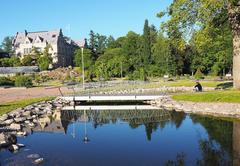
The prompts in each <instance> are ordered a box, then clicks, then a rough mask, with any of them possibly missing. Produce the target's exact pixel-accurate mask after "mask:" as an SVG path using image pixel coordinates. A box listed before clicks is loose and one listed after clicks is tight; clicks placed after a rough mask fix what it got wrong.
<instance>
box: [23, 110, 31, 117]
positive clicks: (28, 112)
mask: <svg viewBox="0 0 240 166" xmlns="http://www.w3.org/2000/svg"><path fill="white" fill-rule="evenodd" d="M22 116H25V117H29V116H31V111H25V112H23V113H22Z"/></svg>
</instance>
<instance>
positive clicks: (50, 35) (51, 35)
mask: <svg viewBox="0 0 240 166" xmlns="http://www.w3.org/2000/svg"><path fill="white" fill-rule="evenodd" d="M60 35H62V30H61V29H58V30H52V31H38V32H27V31H26V30H25V32H17V34H16V36H15V38H14V39H13V46H18V45H19V44H23V43H24V42H25V40H26V38H28V39H31V40H30V41H31V42H33V43H34V42H35V41H36V39H37V38H39V39H40V40H41V41H42V42H47V43H48V44H57V41H58V37H59V36H60Z"/></svg>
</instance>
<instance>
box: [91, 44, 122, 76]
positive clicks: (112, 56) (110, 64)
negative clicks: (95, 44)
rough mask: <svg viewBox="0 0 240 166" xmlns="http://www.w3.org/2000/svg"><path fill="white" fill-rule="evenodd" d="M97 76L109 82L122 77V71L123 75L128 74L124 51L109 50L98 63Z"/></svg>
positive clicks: (119, 49) (117, 49)
mask: <svg viewBox="0 0 240 166" xmlns="http://www.w3.org/2000/svg"><path fill="white" fill-rule="evenodd" d="M95 66H96V76H97V78H99V79H100V78H104V79H105V80H108V79H109V78H111V77H120V76H121V69H123V74H125V72H126V60H125V59H124V56H123V53H122V49H121V48H114V49H108V50H106V51H105V53H104V54H103V55H102V56H100V57H99V58H98V60H97V61H96V64H95Z"/></svg>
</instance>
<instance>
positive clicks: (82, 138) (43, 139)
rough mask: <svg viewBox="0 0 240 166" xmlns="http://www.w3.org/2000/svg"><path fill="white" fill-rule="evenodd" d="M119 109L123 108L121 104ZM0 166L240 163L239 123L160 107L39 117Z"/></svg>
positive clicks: (1, 155) (4, 155)
mask: <svg viewBox="0 0 240 166" xmlns="http://www.w3.org/2000/svg"><path fill="white" fill-rule="evenodd" d="M120 107H121V106H120ZM29 132H30V134H29V135H28V136H27V137H18V142H19V143H22V144H24V145H25V147H24V148H22V149H20V150H19V151H18V152H17V153H11V152H9V151H8V150H2V151H1V152H0V160H1V164H0V165H24V166H27V165H33V160H32V159H31V158H30V157H29V156H30V155H32V154H35V155H36V154H37V155H39V156H40V157H42V158H43V159H44V161H43V162H42V163H41V164H40V165H46V166H54V165H56V166H59V165H61V166H62V165H63V166H75V165H84V166H99V165H104V166H108V165H109V166H112V165H114V166H122V165H129V166H135V165H136V166H155V165H181V164H182V165H191V166H192V165H211V166H214V165H224V166H226V165H233V163H235V164H239V163H240V162H239V158H237V156H239V154H240V143H239V141H240V122H237V121H225V120H221V119H217V118H211V117H204V116H197V115H188V114H185V113H177V112H169V111H164V110H158V109H148V110H139V109H129V110H121V109H117V110H62V111H57V112H55V113H54V114H53V115H52V116H47V115H46V116H43V117H41V118H39V125H38V126H36V127H35V128H33V129H31V130H30V129H29Z"/></svg>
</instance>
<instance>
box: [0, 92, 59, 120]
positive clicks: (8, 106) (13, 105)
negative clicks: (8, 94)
mask: <svg viewBox="0 0 240 166" xmlns="http://www.w3.org/2000/svg"><path fill="white" fill-rule="evenodd" d="M55 98H56V97H50V96H49V97H38V98H29V99H23V100H16V101H11V102H5V103H1V104H0V116H1V115H3V114H5V113H8V112H11V111H13V110H15V109H17V108H21V107H25V106H28V105H31V104H34V103H38V102H41V101H50V100H54V99H55Z"/></svg>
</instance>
